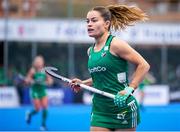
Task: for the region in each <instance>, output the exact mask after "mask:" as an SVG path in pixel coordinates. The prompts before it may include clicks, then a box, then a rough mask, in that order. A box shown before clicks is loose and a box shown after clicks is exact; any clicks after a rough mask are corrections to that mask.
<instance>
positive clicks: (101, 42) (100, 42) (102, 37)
mask: <svg viewBox="0 0 180 132" xmlns="http://www.w3.org/2000/svg"><path fill="white" fill-rule="evenodd" d="M108 36H109V33H108V32H105V33H104V34H102V35H100V36H99V37H97V38H95V41H96V45H104V44H105V42H106V40H107V38H108Z"/></svg>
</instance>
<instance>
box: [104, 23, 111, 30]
mask: <svg viewBox="0 0 180 132" xmlns="http://www.w3.org/2000/svg"><path fill="white" fill-rule="evenodd" d="M110 24H111V22H110V21H106V22H105V25H106V28H107V29H109V26H110Z"/></svg>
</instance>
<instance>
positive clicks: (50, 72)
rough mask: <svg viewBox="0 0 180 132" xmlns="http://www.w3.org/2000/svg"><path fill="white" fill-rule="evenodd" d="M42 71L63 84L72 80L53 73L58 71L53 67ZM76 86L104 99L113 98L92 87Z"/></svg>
mask: <svg viewBox="0 0 180 132" xmlns="http://www.w3.org/2000/svg"><path fill="white" fill-rule="evenodd" d="M44 69H45V72H46V73H48V74H49V75H50V76H52V77H54V78H57V79H60V80H62V81H64V82H67V83H71V82H72V80H70V79H68V78H66V77H63V76H61V75H59V74H57V73H55V71H58V69H57V68H55V67H45V68H44ZM77 86H79V87H81V88H83V89H86V90H89V91H91V92H93V93H97V94H100V95H103V96H106V97H109V98H112V99H114V98H115V95H113V94H110V93H107V92H105V91H101V90H98V89H96V88H94V87H90V86H87V85H85V84H77Z"/></svg>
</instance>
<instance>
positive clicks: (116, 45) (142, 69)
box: [110, 38, 150, 89]
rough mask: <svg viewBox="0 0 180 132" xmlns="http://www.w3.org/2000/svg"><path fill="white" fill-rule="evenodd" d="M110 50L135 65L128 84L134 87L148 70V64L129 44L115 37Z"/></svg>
mask: <svg viewBox="0 0 180 132" xmlns="http://www.w3.org/2000/svg"><path fill="white" fill-rule="evenodd" d="M110 52H112V54H114V55H116V56H119V57H121V58H123V59H125V60H127V61H129V62H131V63H133V64H135V65H136V70H135V72H134V73H133V76H132V81H131V82H130V84H129V86H130V87H133V88H134V89H136V88H137V87H138V85H139V84H140V83H141V81H142V80H143V79H144V77H145V75H146V73H147V72H148V71H149V69H150V65H149V64H148V63H147V62H146V60H145V59H144V58H143V57H142V56H141V55H140V54H139V53H138V52H137V51H135V50H134V49H133V48H132V47H131V46H130V45H129V44H127V43H126V42H125V41H122V40H118V39H116V38H115V39H114V40H113V41H112V44H111V49H110Z"/></svg>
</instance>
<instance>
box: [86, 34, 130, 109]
mask: <svg viewBox="0 0 180 132" xmlns="http://www.w3.org/2000/svg"><path fill="white" fill-rule="evenodd" d="M112 39H113V36H112V35H109V37H108V39H107V41H106V43H105V45H104V47H103V48H102V49H101V50H100V51H98V52H95V51H94V46H93V47H91V48H90V54H89V60H88V70H89V72H90V74H91V77H92V80H93V86H94V87H95V88H97V89H99V90H102V91H105V92H108V93H111V94H114V95H115V94H117V92H119V91H121V90H123V89H124V88H125V85H127V84H128V79H127V77H128V75H127V71H128V63H127V61H126V60H124V59H123V58H120V57H117V56H115V55H113V54H111V53H110V44H111V41H112ZM130 101H131V100H130ZM93 103H94V105H95V106H94V108H95V109H96V107H98V108H97V109H103V110H102V111H104V112H106V111H107V112H109V110H108V109H109V108H113V107H116V106H114V102H113V100H112V99H110V98H107V97H104V96H102V95H99V94H94V97H93ZM99 103H100V104H99ZM96 104H97V105H96ZM98 104H99V106H98ZM103 104H104V105H103ZM100 107H102V108H100ZM104 107H106V108H104ZM113 110H115V109H114V108H113ZM110 111H111V112H112V109H110ZM115 111H116V110H115ZM115 111H114V112H115Z"/></svg>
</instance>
